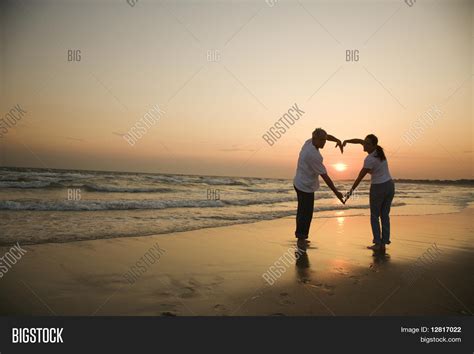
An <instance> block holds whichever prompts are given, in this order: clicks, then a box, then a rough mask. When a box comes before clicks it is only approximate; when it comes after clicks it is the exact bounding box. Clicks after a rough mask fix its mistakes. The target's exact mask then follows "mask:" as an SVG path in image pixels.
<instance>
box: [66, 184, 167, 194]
mask: <svg viewBox="0 0 474 354" xmlns="http://www.w3.org/2000/svg"><path fill="white" fill-rule="evenodd" d="M75 188H84V189H85V190H87V191H90V192H108V193H170V192H174V191H175V190H174V189H171V188H163V187H161V188H160V187H118V186H101V185H95V184H86V185H83V186H79V187H75Z"/></svg>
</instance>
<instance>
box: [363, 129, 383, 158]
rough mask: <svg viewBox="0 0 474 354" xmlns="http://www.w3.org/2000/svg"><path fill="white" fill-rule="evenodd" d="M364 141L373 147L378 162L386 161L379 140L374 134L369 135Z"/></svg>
mask: <svg viewBox="0 0 474 354" xmlns="http://www.w3.org/2000/svg"><path fill="white" fill-rule="evenodd" d="M365 138H366V139H369V140H370V142H371V143H372V145H375V151H376V152H377V157H378V158H379V159H380V161H384V160H386V159H387V157H386V156H385V152H384V151H383V147H381V146H380V145H379V144H378V143H379V139H378V138H377V137H376V136H375V135H374V134H369V135H367V136H366V137H365Z"/></svg>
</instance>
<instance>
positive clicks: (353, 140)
mask: <svg viewBox="0 0 474 354" xmlns="http://www.w3.org/2000/svg"><path fill="white" fill-rule="evenodd" d="M346 144H361V145H362V144H364V140H363V139H348V140H344V142H343V143H342V146H346Z"/></svg>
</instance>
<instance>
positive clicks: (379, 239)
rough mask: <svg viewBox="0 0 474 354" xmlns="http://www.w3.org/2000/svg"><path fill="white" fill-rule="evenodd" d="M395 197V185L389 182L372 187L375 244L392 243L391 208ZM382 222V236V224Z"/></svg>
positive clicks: (371, 212)
mask: <svg viewBox="0 0 474 354" xmlns="http://www.w3.org/2000/svg"><path fill="white" fill-rule="evenodd" d="M394 195H395V184H394V183H393V181H391V180H390V181H388V182H385V183H380V184H372V185H371V186H370V224H371V225H372V234H373V235H374V239H373V243H376V244H381V243H383V244H385V245H388V244H389V243H390V207H391V206H392V200H393V196H394ZM379 220H380V221H381V222H382V235H381V234H380V223H379Z"/></svg>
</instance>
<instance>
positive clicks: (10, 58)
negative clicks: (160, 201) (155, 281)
mask: <svg viewBox="0 0 474 354" xmlns="http://www.w3.org/2000/svg"><path fill="white" fill-rule="evenodd" d="M130 3H132V4H134V5H133V6H131V5H130V4H129V3H127V1H125V0H123V1H121V0H120V1H111V0H110V1H105V0H102V1H86V2H84V1H72V0H68V1H42V0H41V1H38V0H37V1H27V0H23V1H6V2H2V4H3V5H0V8H1V15H0V16H1V19H0V26H1V28H0V30H1V34H0V41H1V46H0V61H1V62H0V84H1V96H2V98H1V112H0V118H4V117H5V114H7V113H8V112H9V111H10V110H11V109H12V108H13V107H15V106H16V105H20V106H21V107H22V108H23V109H24V110H25V111H26V112H27V113H26V114H25V115H24V116H23V117H22V118H21V120H20V121H19V122H18V123H17V125H16V126H15V127H12V128H9V129H8V132H7V133H5V134H4V136H3V138H0V164H1V166H24V167H46V168H72V169H92V170H116V171H141V172H163V173H181V174H204V175H228V176H260V177H276V178H291V177H292V176H293V174H294V171H295V167H296V161H297V158H298V153H299V150H300V148H301V145H302V144H303V143H304V141H305V140H306V139H308V138H310V137H311V132H312V131H313V130H314V129H315V128H317V127H322V128H324V129H326V130H327V131H328V133H330V134H332V135H335V136H336V137H338V138H340V139H341V140H344V139H350V138H363V137H364V136H365V135H367V134H369V133H374V134H376V135H377V136H378V137H379V143H380V145H382V146H383V147H384V148H385V149H386V152H387V157H388V161H389V166H390V169H391V172H392V175H393V176H394V177H395V178H428V179H459V178H473V168H472V167H473V161H472V149H473V146H472V135H473V120H472V111H473V91H472V69H473V56H472V55H473V40H474V37H473V36H474V33H473V29H474V24H473V23H474V22H473V2H472V1H458V0H454V1H453V0H450V1H448V0H445V1H442V0H437V1H434V0H433V1H428V0H426V1H418V2H415V3H414V4H413V6H409V5H407V4H406V3H405V2H404V1H355V0H354V1H349V0H345V1H289V0H287V1H285V0H278V1H276V0H268V1H267V2H265V1H264V0H260V1H233V2H230V1H161V2H160V1H146V0H139V1H138V2H136V0H135V2H132V1H131V0H130ZM68 50H80V53H81V60H80V61H68ZM347 50H358V51H359V60H358V61H346V51H347ZM209 59H210V60H209ZM213 60H214V61H213ZM294 104H297V105H298V107H300V108H301V110H303V111H304V112H305V113H304V114H303V115H302V116H301V117H300V118H299V119H298V121H296V122H295V124H294V125H292V126H290V128H289V129H288V131H287V132H286V133H285V134H284V135H282V136H281V138H280V139H278V140H277V141H276V142H275V143H274V145H273V146H269V145H268V144H267V143H266V142H265V140H264V139H263V138H262V135H263V134H265V133H266V132H267V130H268V129H270V128H271V127H272V126H273V125H274V124H275V122H276V121H277V120H278V119H280V117H282V115H283V114H284V113H286V112H287V111H288V109H290V108H291V107H292V106H293V105H294ZM156 105H158V106H159V107H160V109H161V110H163V112H164V113H163V114H162V115H161V116H160V117H159V119H158V120H157V122H156V124H155V125H153V126H152V127H150V128H149V129H148V130H147V131H146V134H145V135H144V136H143V137H142V138H141V139H139V140H138V141H137V142H136V143H135V145H133V146H131V145H129V144H128V143H127V141H125V139H123V137H122V136H121V134H125V133H127V132H128V131H129V130H130V129H131V128H132V127H133V126H134V125H135V124H136V123H137V121H139V120H140V119H141V118H142V117H143V116H144V115H145V114H146V113H147V112H149V111H150V110H151V109H152V108H153V107H154V106H156ZM433 110H436V112H438V114H437V115H436V116H435V119H432V120H428V119H427V117H428V116H429V114H430V113H429V112H433ZM431 116H432V117H433V115H431ZM428 123H429V124H428ZM420 126H421V127H422V128H421V130H420V128H419V127H420ZM414 127H418V133H417V138H416V139H414V140H412V141H411V144H409V143H407V142H406V141H405V140H404V139H403V136H404V134H405V133H406V132H407V131H409V130H410V129H412V131H413V129H414ZM322 154H323V156H324V161H325V164H326V166H327V167H328V172H329V174H330V175H331V176H332V177H333V178H334V179H348V178H355V177H356V174H357V172H358V171H359V169H360V168H361V166H362V160H363V158H364V157H365V153H364V152H363V151H362V148H361V147H360V146H354V145H352V146H349V147H348V148H347V150H346V151H345V153H344V154H343V155H341V154H340V153H339V152H338V150H337V149H335V148H334V144H333V143H328V144H327V145H326V147H325V148H324V150H322ZM336 164H345V165H347V166H348V168H347V169H345V170H343V168H335V166H334V165H336ZM339 166H340V165H339ZM338 170H341V171H338Z"/></svg>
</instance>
